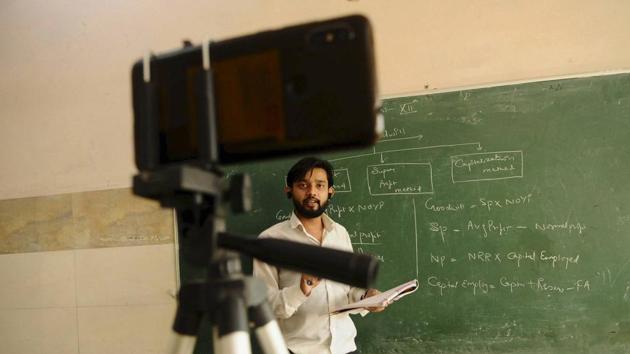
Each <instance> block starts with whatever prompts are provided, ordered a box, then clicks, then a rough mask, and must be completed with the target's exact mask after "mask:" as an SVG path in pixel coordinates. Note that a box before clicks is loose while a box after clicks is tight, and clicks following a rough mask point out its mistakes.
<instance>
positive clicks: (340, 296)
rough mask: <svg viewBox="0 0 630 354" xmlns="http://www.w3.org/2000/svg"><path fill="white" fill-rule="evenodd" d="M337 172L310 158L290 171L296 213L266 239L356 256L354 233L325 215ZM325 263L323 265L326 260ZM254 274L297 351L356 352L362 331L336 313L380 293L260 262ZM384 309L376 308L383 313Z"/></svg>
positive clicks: (291, 347) (268, 232) (288, 188)
mask: <svg viewBox="0 0 630 354" xmlns="http://www.w3.org/2000/svg"><path fill="white" fill-rule="evenodd" d="M332 186H333V168H332V166H331V165H330V163H329V162H328V161H325V160H320V159H317V158H312V157H307V158H304V159H302V160H300V161H298V162H297V163H296V164H295V165H294V166H293V167H292V168H291V170H289V173H288V175H287V186H286V187H285V189H284V191H285V193H287V197H288V198H290V199H292V201H293V206H294V210H293V213H292V215H291V218H290V219H289V220H286V221H283V222H280V223H278V224H276V225H274V226H272V227H270V228H268V229H267V230H265V231H264V232H263V233H262V234H261V235H260V237H261V238H264V237H273V238H278V239H284V240H290V241H297V242H303V243H306V244H311V245H318V246H322V247H329V248H336V249H340V250H344V251H350V252H352V244H351V243H350V236H349V235H348V231H346V229H345V228H344V227H343V226H341V225H340V224H337V223H336V222H334V221H333V220H332V219H331V218H330V217H329V216H328V215H326V214H324V211H325V210H326V207H327V206H328V202H329V200H330V198H331V197H332V196H333V194H334V193H335V191H334V189H333V187H332ZM325 261H326V260H325V259H322V262H325ZM254 276H256V277H258V278H260V279H262V280H263V281H264V282H265V283H266V284H267V290H268V292H267V294H268V297H269V302H270V304H271V307H272V309H273V311H274V313H275V316H276V318H277V319H278V324H279V325H280V329H281V330H282V334H283V335H284V338H285V341H286V342H287V346H288V348H289V350H290V351H291V352H292V353H296V354H308V353H316V354H320V353H332V354H337V353H350V352H353V351H355V350H356V345H355V343H354V337H355V336H356V333H357V331H356V328H355V327H354V323H353V322H352V320H351V319H350V316H349V315H348V314H347V313H345V314H339V315H332V316H331V315H330V312H331V310H332V309H334V308H336V307H338V306H341V305H346V304H349V303H352V302H355V301H358V300H360V299H362V298H364V297H369V296H373V295H376V294H378V293H379V291H378V290H376V289H369V290H367V291H366V290H365V289H359V288H354V287H350V286H349V285H345V284H341V283H337V282H333V281H331V280H326V279H319V278H317V277H315V276H311V275H308V274H300V273H297V272H293V271H289V270H286V269H281V268H277V267H274V266H271V265H269V264H266V263H264V262H261V261H258V260H254ZM383 309H384V308H383V307H378V308H370V309H368V310H370V311H372V312H380V311H382V310H383Z"/></svg>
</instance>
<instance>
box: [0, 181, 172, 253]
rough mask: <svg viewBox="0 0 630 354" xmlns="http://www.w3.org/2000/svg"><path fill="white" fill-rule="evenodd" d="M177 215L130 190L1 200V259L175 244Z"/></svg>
mask: <svg viewBox="0 0 630 354" xmlns="http://www.w3.org/2000/svg"><path fill="white" fill-rule="evenodd" d="M173 232H174V231H173V213H172V211H171V210H168V209H162V208H161V207H160V205H159V204H158V203H157V202H155V201H152V200H148V199H144V198H140V197H137V196H135V195H133V194H132V193H131V190H130V189H128V188H124V189H112V190H104V191H94V192H82V193H71V194H62V195H55V196H45V197H33V198H22V199H9V200H0V254H7V253H24V252H40V251H56V250H66V249H82V248H100V247H118V246H135V245H152V244H163V243H172V242H173V239H174V236H173Z"/></svg>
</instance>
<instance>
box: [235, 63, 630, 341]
mask: <svg viewBox="0 0 630 354" xmlns="http://www.w3.org/2000/svg"><path fill="white" fill-rule="evenodd" d="M383 103H384V105H383V113H384V115H385V122H386V134H385V136H384V137H383V139H381V140H380V141H379V142H378V143H377V144H376V145H375V146H374V147H373V148H369V149H366V150H362V151H350V152H343V153H336V154H328V155H324V156H323V157H325V158H327V159H329V160H330V161H331V162H332V163H333V164H334V167H335V170H336V171H335V179H336V180H335V187H336V189H337V194H336V195H335V197H334V198H333V203H332V205H331V206H330V209H329V214H330V216H331V217H332V218H333V219H335V220H336V221H338V222H339V223H341V224H343V225H344V226H345V227H346V228H347V229H348V231H349V232H350V234H351V237H352V242H353V244H354V249H355V252H366V253H371V254H374V255H376V256H377V257H378V258H379V259H380V260H381V261H382V264H381V272H380V276H379V279H378V283H377V285H378V287H379V288H381V289H386V288H389V287H391V286H394V285H397V284H399V283H401V282H404V281H407V280H410V279H413V278H417V279H418V280H419V281H420V283H421V288H420V289H419V290H418V292H416V293H415V294H413V295H411V296H408V297H405V298H403V299H402V300H400V302H398V303H396V304H394V305H393V306H392V307H390V308H389V309H388V310H387V311H386V312H384V313H381V314H373V315H369V316H367V317H365V318H360V317H358V318H355V323H356V324H357V327H358V331H359V334H358V339H357V343H358V345H359V348H360V349H361V351H362V353H422V352H426V353H505V352H519V353H523V352H526V353H530V352H535V353H575V352H592V353H603V352H606V353H626V352H630V75H628V74H618V75H608V76H597V77H588V78H575V79H565V80H555V81H545V82H534V83H525V84H518V85H509V86H500V87H491V88H483V89H475V90H465V91H457V92H448V93H436V94H427V95H419V96H408V97H397V98H392V99H386V100H384V102H383ZM294 161H296V158H291V159H286V160H281V161H272V162H259V163H256V164H249V165H243V166H237V167H233V168H230V169H228V173H233V172H236V171H245V172H249V173H250V174H251V176H252V178H253V181H254V210H253V211H252V212H251V213H249V214H247V215H241V216H233V217H230V218H229V220H228V228H229V229H230V230H232V231H238V232H242V233H250V234H258V233H259V232H260V231H262V230H263V229H265V228H266V227H268V226H270V225H272V224H274V223H276V222H278V221H281V220H284V219H285V218H287V217H288V215H289V213H290V211H291V206H290V203H289V201H288V200H287V199H286V196H285V195H284V193H282V188H283V186H284V178H285V173H286V171H287V170H288V168H289V166H290V165H291V164H292V163H293V162H294Z"/></svg>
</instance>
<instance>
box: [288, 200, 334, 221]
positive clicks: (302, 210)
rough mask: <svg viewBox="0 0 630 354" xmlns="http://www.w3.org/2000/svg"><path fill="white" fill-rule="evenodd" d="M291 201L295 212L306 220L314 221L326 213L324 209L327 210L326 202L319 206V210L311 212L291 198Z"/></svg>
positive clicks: (311, 210)
mask: <svg viewBox="0 0 630 354" xmlns="http://www.w3.org/2000/svg"><path fill="white" fill-rule="evenodd" d="M291 199H292V200H293V206H294V207H295V211H296V212H297V213H298V214H299V215H301V216H303V217H305V218H307V219H314V218H317V217H319V216H321V215H322V214H323V213H324V212H325V211H326V208H328V200H327V201H326V202H324V204H323V205H320V206H319V208H317V209H315V210H313V209H307V208H306V207H305V206H304V205H303V204H302V203H300V202H298V201H297V200H295V199H294V198H291Z"/></svg>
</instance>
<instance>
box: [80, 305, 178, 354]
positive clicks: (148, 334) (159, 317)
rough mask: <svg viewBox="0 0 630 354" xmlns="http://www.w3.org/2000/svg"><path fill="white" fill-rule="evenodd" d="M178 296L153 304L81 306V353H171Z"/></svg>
mask: <svg viewBox="0 0 630 354" xmlns="http://www.w3.org/2000/svg"><path fill="white" fill-rule="evenodd" d="M175 309H176V307H175V300H173V301H172V302H171V303H169V304H162V305H149V306H112V307H83V308H79V326H78V327H79V333H80V336H79V348H80V350H81V354H114V353H116V354H117V353H134V354H145V353H146V354H149V353H150V354H157V353H170V350H169V349H170V345H171V341H172V339H173V336H174V334H173V332H172V330H171V326H172V324H173V319H174V318H175Z"/></svg>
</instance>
